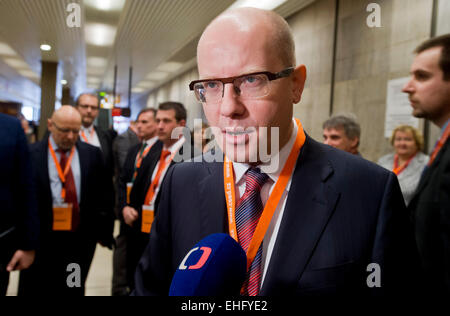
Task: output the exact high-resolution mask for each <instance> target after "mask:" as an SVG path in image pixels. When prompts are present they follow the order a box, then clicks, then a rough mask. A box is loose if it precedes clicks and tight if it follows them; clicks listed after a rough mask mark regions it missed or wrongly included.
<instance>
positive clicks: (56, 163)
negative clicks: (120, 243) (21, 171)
mask: <svg viewBox="0 0 450 316" xmlns="http://www.w3.org/2000/svg"><path fill="white" fill-rule="evenodd" d="M80 128H81V116H80V114H79V113H78V111H77V110H76V109H75V108H73V107H72V106H69V105H66V106H62V107H61V108H59V109H58V110H56V111H55V112H54V113H53V115H52V117H51V119H49V120H48V129H49V131H50V135H49V137H48V138H45V139H44V140H42V141H41V142H38V143H35V144H33V145H32V146H31V148H30V151H31V159H32V163H33V167H34V168H33V169H34V174H33V175H32V179H33V181H34V185H35V187H36V191H37V198H38V211H39V219H40V224H41V225H40V231H41V235H40V248H39V249H38V250H37V251H36V259H35V262H34V264H33V265H32V266H31V267H30V269H29V270H26V271H23V272H22V273H21V276H20V284H19V295H25V296H41V295H45V296H48V295H50V296H72V295H75V296H78V295H83V294H84V284H85V281H86V277H87V274H88V271H89V267H90V265H91V261H92V258H93V256H94V251H95V247H96V244H97V242H100V243H101V244H102V245H106V246H110V245H111V243H112V240H113V237H112V226H113V219H112V217H111V216H110V213H109V211H110V207H111V205H110V202H109V200H110V197H109V196H108V195H107V192H108V191H107V190H103V189H102V188H109V187H111V186H112V183H111V182H108V179H109V178H108V177H107V176H106V172H107V171H106V169H105V165H104V161H103V158H102V155H101V152H100V150H99V149H98V148H96V147H94V146H92V145H89V144H85V143H83V142H79V141H78V134H79V132H80ZM71 273H73V274H71Z"/></svg>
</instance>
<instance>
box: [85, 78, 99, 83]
mask: <svg viewBox="0 0 450 316" xmlns="http://www.w3.org/2000/svg"><path fill="white" fill-rule="evenodd" d="M101 81H102V80H101V79H100V78H97V77H88V78H87V82H88V83H89V84H99V83H100V82H101Z"/></svg>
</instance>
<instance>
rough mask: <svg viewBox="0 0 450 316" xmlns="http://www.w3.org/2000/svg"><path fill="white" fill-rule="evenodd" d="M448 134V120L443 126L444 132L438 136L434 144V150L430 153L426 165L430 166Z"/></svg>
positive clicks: (449, 125) (449, 128) (449, 130)
mask: <svg viewBox="0 0 450 316" xmlns="http://www.w3.org/2000/svg"><path fill="white" fill-rule="evenodd" d="M449 135H450V122H449V123H447V127H446V128H445V130H444V133H443V134H442V136H441V138H439V140H438V142H437V144H436V146H434V150H433V152H432V153H431V157H430V160H429V161H428V166H431V164H432V163H433V161H434V159H435V158H436V156H437V154H438V153H439V151H440V150H441V148H442V146H444V144H445V142H446V141H447V138H448V136H449Z"/></svg>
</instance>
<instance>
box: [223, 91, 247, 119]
mask: <svg viewBox="0 0 450 316" xmlns="http://www.w3.org/2000/svg"><path fill="white" fill-rule="evenodd" d="M244 112H245V106H244V105H243V104H242V102H241V100H240V99H239V88H237V87H235V86H234V85H233V84H225V85H224V91H223V97H222V103H221V106H220V114H221V115H222V116H226V117H233V116H236V115H242V114H243V113H244Z"/></svg>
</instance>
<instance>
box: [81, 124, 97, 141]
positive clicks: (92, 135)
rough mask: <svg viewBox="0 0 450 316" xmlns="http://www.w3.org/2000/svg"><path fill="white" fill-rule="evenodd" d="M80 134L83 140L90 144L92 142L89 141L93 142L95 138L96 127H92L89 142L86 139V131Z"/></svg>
mask: <svg viewBox="0 0 450 316" xmlns="http://www.w3.org/2000/svg"><path fill="white" fill-rule="evenodd" d="M80 133H81V137H83V139H84V142H85V143H88V144H90V143H91V142H90V141H89V140H92V139H93V137H94V127H93V126H92V127H91V134H90V136H89V140H88V138H87V137H86V134H85V133H84V131H80Z"/></svg>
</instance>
